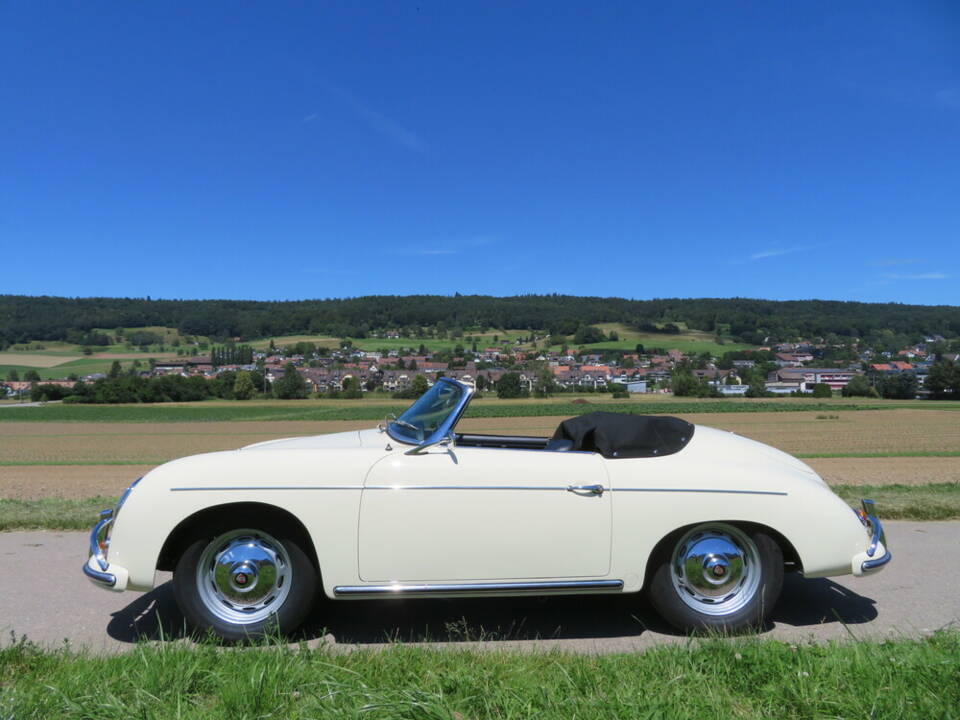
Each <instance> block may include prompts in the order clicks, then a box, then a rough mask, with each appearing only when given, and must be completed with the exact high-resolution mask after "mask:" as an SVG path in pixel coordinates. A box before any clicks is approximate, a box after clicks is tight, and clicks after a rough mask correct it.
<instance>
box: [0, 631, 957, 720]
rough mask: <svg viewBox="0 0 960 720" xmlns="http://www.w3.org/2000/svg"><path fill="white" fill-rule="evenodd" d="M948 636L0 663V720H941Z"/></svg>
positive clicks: (946, 697)
mask: <svg viewBox="0 0 960 720" xmlns="http://www.w3.org/2000/svg"><path fill="white" fill-rule="evenodd" d="M958 707H960V633H958V632H956V631H941V632H938V633H935V634H934V635H932V636H930V637H927V638H924V639H920V640H897V641H887V642H879V643H877V642H855V643H842V644H829V645H814V644H797V645H791V644H788V643H784V642H773V641H762V640H737V641H733V642H727V641H723V640H719V639H713V640H704V641H697V642H692V643H690V644H688V645H686V646H679V645H672V646H662V647H657V648H653V649H651V650H648V651H646V652H643V653H637V654H633V655H607V656H582V655H569V654H563V653H559V652H543V653H541V652H533V653H508V652H496V651H490V652H478V651H470V650H431V649H424V648H412V647H404V646H396V647H393V648H390V649H388V650H386V651H381V652H377V651H357V652H350V653H334V652H331V651H330V650H328V649H325V648H321V649H319V650H307V649H304V648H300V649H289V648H287V647H286V646H283V645H279V644H278V645H276V646H270V647H262V648H246V649H232V650H226V651H224V650H221V649H219V648H216V647H213V646H211V645H206V644H201V645H199V646H198V647H190V646H188V645H184V644H180V643H170V644H165V645H162V646H159V647H152V646H147V645H141V646H139V647H137V648H136V649H135V650H133V651H131V652H128V653H126V654H123V655H118V656H112V657H103V656H94V655H89V654H84V653H76V652H72V651H70V650H68V649H62V650H56V651H44V650H40V649H38V648H37V647H35V646H33V645H31V644H30V643H27V642H18V643H15V644H13V645H10V646H8V647H7V648H5V649H3V650H0V717H10V718H22V719H26V718H65V719H69V718H132V717H138V718H174V717H178V718H179V717H191V718H201V719H203V720H216V719H220V718H224V719H227V718H229V719H230V720H236V719H239V718H267V717H271V718H290V719H292V720H296V719H299V718H326V717H367V718H457V719H462V718H530V717H538V718H564V720H566V719H567V718H614V717H622V718H668V717H670V718H686V717H725V718H760V717H775V718H812V717H843V718H924V719H927V718H946V717H956V715H955V714H954V713H956V710H957V708H958Z"/></svg>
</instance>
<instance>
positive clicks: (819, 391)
mask: <svg viewBox="0 0 960 720" xmlns="http://www.w3.org/2000/svg"><path fill="white" fill-rule="evenodd" d="M813 396H814V397H815V398H829V397H833V388H831V387H830V386H829V385H827V384H826V383H814V385H813Z"/></svg>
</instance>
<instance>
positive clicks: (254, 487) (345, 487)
mask: <svg viewBox="0 0 960 720" xmlns="http://www.w3.org/2000/svg"><path fill="white" fill-rule="evenodd" d="M202 490H363V486H362V485H299V486H298V485H246V486H244V485H235V486H227V487H219V486H216V487H174V488H170V492H198V491H202Z"/></svg>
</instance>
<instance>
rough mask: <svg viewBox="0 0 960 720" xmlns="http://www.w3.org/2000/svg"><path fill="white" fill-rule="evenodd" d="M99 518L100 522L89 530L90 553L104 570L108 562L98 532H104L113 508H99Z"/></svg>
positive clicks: (110, 518)
mask: <svg viewBox="0 0 960 720" xmlns="http://www.w3.org/2000/svg"><path fill="white" fill-rule="evenodd" d="M100 518H101V520H100V522H98V523H97V524H96V525H94V526H93V530H91V531H90V554H91V555H92V556H93V557H94V558H96V561H97V565H99V566H100V569H101V570H106V569H107V568H108V567H109V563H107V558H106V557H104V554H103V551H102V550H101V549H100V533H101V532H104V533H105V532H106V529H107V526H109V525H110V523H112V522H113V510H101V511H100ZM114 582H116V581H114Z"/></svg>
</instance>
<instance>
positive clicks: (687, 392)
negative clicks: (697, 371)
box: [670, 368, 700, 397]
mask: <svg viewBox="0 0 960 720" xmlns="http://www.w3.org/2000/svg"><path fill="white" fill-rule="evenodd" d="M670 387H671V389H672V390H673V394H674V395H676V396H677V397H696V396H697V395H699V394H700V381H699V380H697V378H696V376H695V375H694V374H693V373H692V372H690V370H688V369H687V368H677V369H676V370H675V371H674V373H673V378H672V379H671V382H670Z"/></svg>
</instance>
